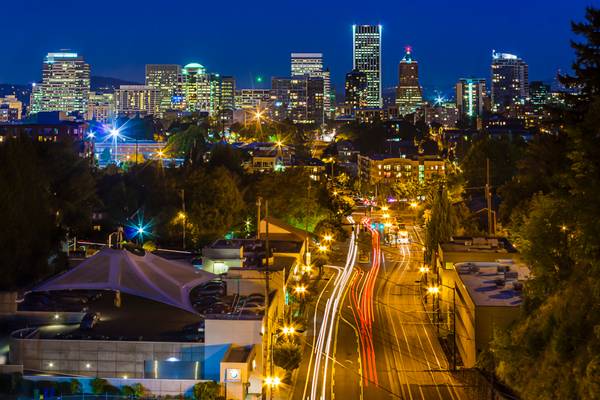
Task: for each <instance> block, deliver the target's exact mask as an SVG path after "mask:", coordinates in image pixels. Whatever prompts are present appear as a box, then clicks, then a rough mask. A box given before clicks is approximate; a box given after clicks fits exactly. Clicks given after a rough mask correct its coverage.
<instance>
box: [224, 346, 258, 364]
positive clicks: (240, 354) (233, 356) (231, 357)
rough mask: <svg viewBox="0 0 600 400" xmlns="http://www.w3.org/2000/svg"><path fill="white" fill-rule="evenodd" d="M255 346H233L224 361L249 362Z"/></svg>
mask: <svg viewBox="0 0 600 400" xmlns="http://www.w3.org/2000/svg"><path fill="white" fill-rule="evenodd" d="M253 350H254V346H243V347H231V349H230V350H229V353H227V355H226V356H225V358H224V359H223V362H230V363H244V362H248V361H249V360H248V359H249V358H250V356H251V355H252V351H253Z"/></svg>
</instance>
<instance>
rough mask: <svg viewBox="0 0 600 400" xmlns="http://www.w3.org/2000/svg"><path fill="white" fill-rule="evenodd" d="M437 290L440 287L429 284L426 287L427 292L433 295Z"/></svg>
mask: <svg viewBox="0 0 600 400" xmlns="http://www.w3.org/2000/svg"><path fill="white" fill-rule="evenodd" d="M439 292H440V288H439V287H438V286H429V287H428V288H427V293H429V294H433V295H435V294H438V293H439Z"/></svg>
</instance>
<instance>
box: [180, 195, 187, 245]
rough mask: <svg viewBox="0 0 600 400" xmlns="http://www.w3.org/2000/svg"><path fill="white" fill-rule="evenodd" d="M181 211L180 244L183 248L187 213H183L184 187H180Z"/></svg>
mask: <svg viewBox="0 0 600 400" xmlns="http://www.w3.org/2000/svg"><path fill="white" fill-rule="evenodd" d="M181 211H182V212H183V214H182V218H181V225H182V228H183V229H182V234H181V236H182V238H181V241H182V245H183V249H184V250H185V224H186V222H187V221H186V220H187V214H186V213H185V189H181Z"/></svg>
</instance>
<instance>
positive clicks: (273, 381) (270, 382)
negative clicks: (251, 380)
mask: <svg viewBox="0 0 600 400" xmlns="http://www.w3.org/2000/svg"><path fill="white" fill-rule="evenodd" d="M280 383H281V379H279V377H277V376H267V377H266V378H265V385H267V386H271V387H277V386H279V384H280Z"/></svg>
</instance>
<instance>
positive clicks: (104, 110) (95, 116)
mask: <svg viewBox="0 0 600 400" xmlns="http://www.w3.org/2000/svg"><path fill="white" fill-rule="evenodd" d="M114 117H115V96H114V93H96V92H90V101H89V102H88V111H87V115H86V117H85V119H86V120H88V121H92V120H95V121H98V122H101V123H108V122H110V120H111V119H113V118H114Z"/></svg>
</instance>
